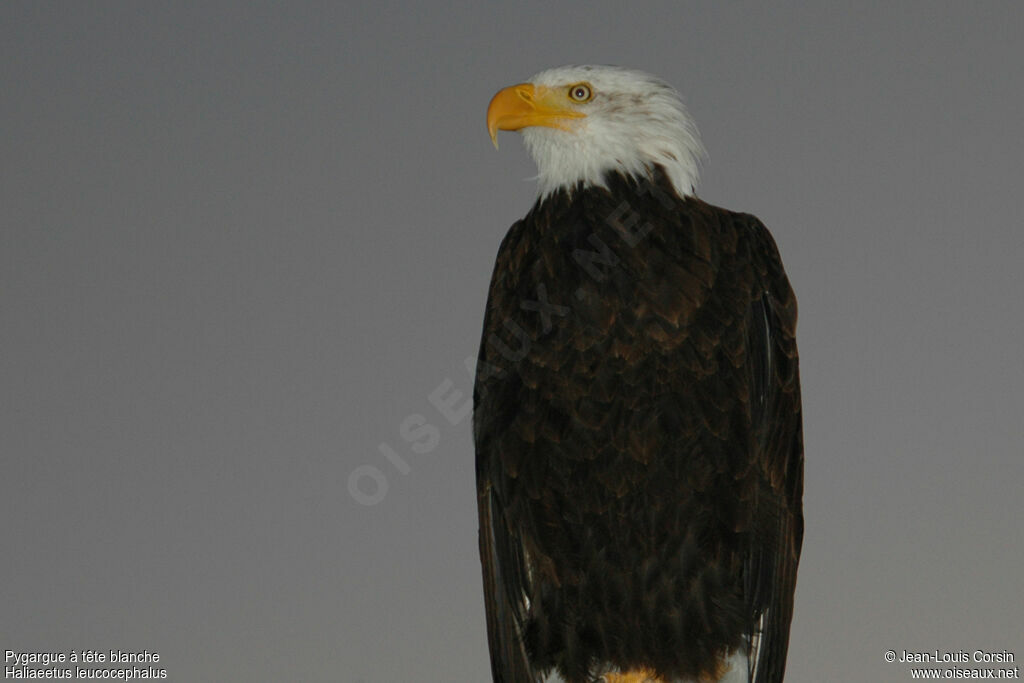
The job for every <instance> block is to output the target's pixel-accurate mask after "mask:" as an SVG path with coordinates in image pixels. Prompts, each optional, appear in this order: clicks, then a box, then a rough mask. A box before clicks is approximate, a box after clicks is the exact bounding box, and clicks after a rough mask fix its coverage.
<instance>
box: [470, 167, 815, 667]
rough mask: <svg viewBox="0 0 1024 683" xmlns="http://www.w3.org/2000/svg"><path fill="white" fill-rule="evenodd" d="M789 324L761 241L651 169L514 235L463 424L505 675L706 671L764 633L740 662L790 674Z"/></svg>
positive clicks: (794, 385)
mask: <svg viewBox="0 0 1024 683" xmlns="http://www.w3.org/2000/svg"><path fill="white" fill-rule="evenodd" d="M795 327H796V301H795V299H794V297H793V293H792V291H791V289H790V287H789V283H788V282H787V280H786V277H785V274H784V272H783V269H782V265H781V262H780V260H779V256H778V253H777V251H776V248H775V244H774V242H773V240H772V238H771V236H770V235H769V233H768V231H767V229H766V228H765V227H764V226H763V225H762V224H761V223H760V222H759V221H758V220H757V219H756V218H754V217H753V216H750V215H746V214H739V213H733V212H730V211H726V210H724V209H720V208H717V207H713V206H710V205H708V204H706V203H704V202H702V201H700V200H698V199H696V198H692V197H691V198H686V199H682V198H679V197H678V196H677V195H676V194H675V193H674V191H673V190H672V188H671V185H670V184H669V183H668V182H667V180H666V179H665V177H664V176H663V174H661V173H660V172H656V173H655V176H654V178H653V180H642V181H637V180H635V179H627V178H624V177H622V176H618V175H616V176H612V177H611V178H609V187H608V189H603V188H577V190H576V191H575V192H573V193H572V194H571V196H570V194H568V193H566V192H564V191H560V192H558V193H556V194H555V195H553V196H551V197H549V198H547V199H545V200H543V201H538V203H537V204H536V205H535V206H534V207H533V209H532V210H531V211H530V213H529V214H528V215H527V216H526V217H525V218H524V219H523V220H521V221H519V222H517V223H516V224H515V225H513V226H512V228H511V230H510V231H509V233H508V235H507V236H506V238H505V240H504V242H503V243H502V245H501V249H500V251H499V253H498V258H497V263H496V266H495V270H494V276H493V280H492V282H491V289H490V296H489V298H488V302H487V310H486V316H485V322H484V332H483V343H482V347H481V351H480V360H479V364H478V367H477V382H476V395H475V415H474V436H475V441H476V449H477V462H476V464H477V482H478V492H479V511H480V523H481V528H480V551H481V559H482V562H483V567H484V591H485V596H486V603H487V620H488V636H489V642H490V648H491V656H492V668H493V673H494V680H495V681H502V682H504V683H523V682H527V681H531V682H532V681H536V680H540V676H541V674H542V673H544V672H546V671H550V670H556V671H557V672H558V673H559V675H561V676H562V677H563V678H564V679H565V680H566V681H569V682H570V683H583V682H585V681H590V680H592V679H593V677H595V676H598V675H600V674H601V673H602V672H604V671H607V670H630V669H639V668H645V669H648V670H652V671H655V672H657V673H658V674H659V675H660V676H661V677H663V678H664V679H666V680H673V679H681V678H691V677H697V676H701V675H708V674H710V673H711V672H713V671H714V670H715V668H716V667H717V666H718V665H719V663H720V661H721V659H722V657H723V656H725V655H726V654H727V653H728V652H734V651H737V650H738V651H740V652H747V651H748V650H749V649H750V647H751V642H752V640H751V636H752V634H754V632H755V630H756V629H757V623H758V621H759V620H761V621H762V622H763V628H762V633H761V636H760V647H759V648H758V649H757V651H751V652H750V656H751V659H752V661H751V663H750V666H751V669H752V670H753V667H754V666H755V663H756V667H757V668H756V671H757V676H756V681H758V682H759V683H764V682H768V681H780V680H782V675H783V670H784V667H785V656H786V646H787V640H788V633H789V623H790V619H791V615H792V600H793V589H794V585H795V581H796V570H797V561H798V557H799V553H800V543H801V537H802V533H803V518H802V514H801V496H802V486H803V449H802V442H801V423H800V390H799V379H798V372H797V351H796V342H795ZM762 616H763V619H762ZM755 657H756V658H757V661H756V662H755V661H753V659H754V658H755Z"/></svg>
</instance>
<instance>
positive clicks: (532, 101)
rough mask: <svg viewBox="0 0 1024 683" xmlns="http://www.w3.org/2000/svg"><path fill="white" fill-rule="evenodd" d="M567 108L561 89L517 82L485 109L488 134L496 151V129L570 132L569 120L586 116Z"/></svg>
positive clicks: (566, 97)
mask: <svg viewBox="0 0 1024 683" xmlns="http://www.w3.org/2000/svg"><path fill="white" fill-rule="evenodd" d="M585 116H586V114H584V113H583V112H581V111H577V110H575V109H573V108H572V107H571V106H570V105H569V100H568V95H567V94H566V93H565V92H564V91H563V90H552V89H551V88H545V87H535V86H533V85H531V84H530V83H520V84H519V85H513V86H509V87H508V88H505V89H504V90H500V91H499V92H498V94H497V95H495V96H494V98H493V99H492V100H491V104H490V106H489V107H487V132H488V133H490V134H491V142H493V143H494V148H495V149H497V148H498V131H499V130H519V129H520V128H526V127H527V126H547V127H549V128H558V129H561V130H569V122H568V120H569V119H580V118H583V117H585Z"/></svg>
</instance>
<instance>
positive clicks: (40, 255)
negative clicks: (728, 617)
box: [0, 2, 1024, 683]
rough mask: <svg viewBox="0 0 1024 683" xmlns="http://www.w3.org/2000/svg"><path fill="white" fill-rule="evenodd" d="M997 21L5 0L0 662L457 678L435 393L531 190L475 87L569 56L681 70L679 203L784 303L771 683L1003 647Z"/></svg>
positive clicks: (1019, 467)
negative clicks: (720, 226) (118, 654)
mask: <svg viewBox="0 0 1024 683" xmlns="http://www.w3.org/2000/svg"><path fill="white" fill-rule="evenodd" d="M1022 26H1024V5H1021V4H1020V3H1016V2H1008V3H995V2H985V3H966V2H963V3H961V2H957V3H945V4H943V3H936V2H925V3H914V4H908V3H888V2H885V3H878V2H876V3H870V2H869V3H864V2H857V3H847V4H845V5H838V4H827V5H825V4H821V5H818V6H816V7H808V6H797V5H795V4H794V5H778V6H776V7H766V6H763V5H760V4H753V3H750V4H734V3H702V4H692V3H683V4H677V3H659V4H647V3H639V4H633V5H631V6H629V7H626V6H624V4H619V3H602V4H599V5H591V4H590V3H587V4H582V3H581V4H578V5H575V6H564V5H559V6H557V7H555V6H552V3H548V2H535V3H528V4H522V5H497V4H490V3H461V4H453V5H451V6H450V8H448V9H446V10H445V11H436V10H434V9H426V8H424V7H419V8H415V7H410V6H407V5H404V4H399V3H387V2H385V3H380V4H375V5H370V4H369V3H367V4H365V5H354V4H349V5H348V6H342V5H341V4H302V5H298V4H296V5H290V6H287V7H285V6H274V5H263V4H251V3H222V2H204V3H98V2H92V3H64V4H57V3H33V2H24V3H10V2H8V3H3V4H2V5H0V93H2V94H0V98H2V99H0V163H2V171H0V173H2V175H0V181H2V182H0V220H2V227H0V350H2V356H0V409H2V412H0V447H2V451H3V460H2V466H0V468H2V474H0V520H2V524H3V561H2V564H0V649H12V650H44V649H45V650H69V649H71V648H96V649H117V648H121V649H134V650H141V649H144V648H148V649H150V650H151V651H152V650H155V651H157V652H159V653H160V654H161V655H162V657H163V659H162V662H161V666H163V667H165V668H167V669H168V672H169V674H170V677H171V679H172V680H175V681H227V680H236V681H284V680H302V681H345V682H353V681H362V682H364V683H378V682H384V683H389V682H397V681H414V680H415V681H437V682H448V681H452V682H456V681H457V682H461V681H467V682H469V681H483V680H485V679H486V678H487V676H488V672H489V670H488V663H487V662H488V659H487V651H486V640H485V636H484V615H483V599H482V594H481V584H480V575H479V565H478V560H477V548H476V511H475V503H474V483H473V465H472V460H473V456H472V448H471V440H470V429H469V422H470V421H469V419H462V420H457V421H456V424H452V423H451V422H449V421H448V420H447V419H446V418H445V417H444V416H443V415H442V414H441V413H440V412H439V411H438V410H437V408H436V407H435V406H434V405H432V403H431V401H430V399H429V398H428V397H429V395H430V394H431V392H433V391H434V390H435V389H437V388H438V387H439V386H441V387H442V392H443V395H444V396H445V397H448V398H449V399H451V398H452V397H453V396H454V395H453V394H452V393H451V392H453V391H459V392H462V393H463V394H464V395H465V394H468V392H469V391H470V387H471V381H470V378H469V374H468V372H467V370H466V368H465V366H464V361H465V359H466V358H467V357H470V356H473V355H474V354H475V353H476V349H477V343H478V340H479V329H480V323H481V316H482V311H483V305H484V297H485V294H486V287H487V281H488V278H489V275H490V270H491V267H492V264H493V259H494V255H495V253H496V250H497V247H498V243H499V241H500V239H501V237H502V236H503V235H504V232H505V230H506V229H507V227H508V226H509V225H510V224H511V223H512V222H513V221H514V220H515V219H516V218H518V217H519V216H521V215H522V214H524V213H525V212H526V210H527V209H528V207H529V205H530V203H531V202H532V200H533V194H534V185H533V183H532V182H530V181H528V180H526V181H524V179H526V178H528V177H529V176H531V175H532V174H533V173H534V169H533V166H532V163H531V162H530V160H529V159H528V157H527V155H526V154H525V152H524V150H523V149H522V145H521V144H520V142H519V140H518V139H517V138H516V136H514V135H511V134H503V136H502V138H501V142H502V149H501V151H500V152H497V153H496V152H495V151H494V150H493V149H492V148H491V145H490V141H489V140H488V139H487V135H486V132H485V129H484V111H485V108H486V105H487V102H488V100H489V98H490V96H491V95H492V94H493V93H494V92H495V91H496V90H497V89H498V88H500V87H503V86H505V85H509V84H512V83H515V82H519V81H521V80H523V79H525V78H526V77H528V76H530V75H531V74H532V73H534V72H536V71H539V70H541V69H543V68H546V67H549V66H556V65H561V64H565V63H588V62H596V63H614V64H623V65H628V66H632V67H636V68H641V69H644V70H647V71H651V72H653V73H656V74H658V75H660V76H662V77H663V78H665V79H666V80H668V81H670V82H672V83H673V84H675V85H676V86H677V87H678V88H679V89H680V91H681V92H683V94H684V98H685V99H686V101H687V103H688V105H689V108H690V110H691V113H692V114H693V115H694V117H695V118H696V120H697V122H698V125H699V126H700V128H701V131H702V133H703V137H704V141H705V144H706V146H707V148H708V150H709V152H710V159H709V162H708V163H707V164H706V170H705V174H704V180H703V183H702V185H701V190H700V194H701V196H702V197H704V198H705V199H707V200H708V201H710V202H712V203H716V204H719V205H723V206H727V207H729V208H733V209H740V210H745V211H749V212H751V213H754V214H756V215H758V216H759V217H760V218H761V219H762V220H764V221H765V222H766V223H767V224H768V225H769V227H770V228H771V229H772V230H773V232H774V234H775V236H776V238H777V240H778V243H779V246H780V248H781V251H782V254H783V257H784V260H785V263H786V266H787V269H788V272H789V274H790V277H791V280H792V283H793V286H794V288H795V289H796V291H797V294H798V297H799V300H800V308H801V322H800V330H799V342H800V346H801V352H802V374H803V382H804V397H805V420H806V429H805V431H806V446H807V478H806V489H807V492H806V497H805V501H806V503H805V505H806V517H807V536H806V540H805V545H804V554H803V561H802V564H801V568H800V580H799V583H798V589H797V604H796V616H795V620H794V623H793V629H792V646H791V648H790V659H789V672H790V675H789V677H788V679H787V680H790V681H796V682H800V681H805V682H812V681H826V680H827V681H883V680H884V681H902V680H909V679H910V676H909V672H908V671H907V667H906V666H905V665H900V664H886V663H885V662H884V661H883V653H884V651H885V650H886V649H889V648H892V649H895V650H902V649H903V648H909V649H923V650H934V649H940V650H941V649H950V650H958V649H961V648H962V649H965V650H968V651H973V650H974V649H976V648H984V649H990V650H997V649H1003V648H1006V649H1008V650H1011V651H1013V652H1015V653H1016V654H1017V656H1018V664H1019V663H1020V662H1019V660H1020V659H1021V658H1024V629H1022V628H1021V626H1020V614H1021V611H1022V608H1024V598H1022V579H1021V574H1022V570H1021V568H1022V566H1024V542H1022V536H1021V531H1020V524H1021V521H1022V518H1024V503H1022V502H1021V496H1020V487H1021V482H1022V480H1024V458H1022V451H1024V437H1022V434H1024V426H1022V422H1024V400H1022V397H1021V384H1022V379H1024V363H1022V361H1021V353H1020V347H1021V339H1022V336H1024V304H1022V303H1021V295H1022V293H1024V279H1022V276H1021V261H1022V259H1024V231H1022V220H1021V184H1022V180H1024V162H1022V159H1024V134H1022V132H1021V122H1022V120H1024V96H1022V95H1021V90H1022V79H1021V65H1022V64H1024V41H1021V39H1020V32H1021V27H1022ZM446 380H447V381H448V382H450V384H449V383H446ZM464 398H465V396H463V400H464ZM416 415H420V416H422V419H423V420H424V421H425V422H427V423H429V424H430V425H432V427H433V428H434V430H435V431H434V432H432V434H433V435H434V436H436V437H437V443H436V447H433V448H420V449H419V450H420V451H424V450H425V451H427V452H417V451H416V450H414V449H413V448H412V446H411V445H410V444H409V443H408V442H407V441H406V440H405V439H403V436H402V433H401V427H402V425H403V422H404V421H405V420H407V419H409V418H410V416H416ZM416 419H417V418H416V417H412V418H411V419H410V422H409V423H408V424H407V425H406V427H409V426H415V425H416V424H417V423H416ZM382 443H383V444H387V446H388V447H390V448H391V449H393V451H394V453H396V454H397V457H398V458H401V461H399V460H398V459H397V458H395V457H394V456H393V457H392V460H394V461H395V462H399V464H401V463H403V462H404V463H405V465H407V466H408V468H409V469H408V471H407V473H406V474H402V473H401V472H400V471H399V470H398V469H396V467H395V465H394V464H393V463H392V461H391V460H389V459H388V458H386V457H385V456H384V455H383V454H382V452H381V451H380V450H379V445H380V444H382ZM418 443H420V444H421V445H424V444H425V445H426V446H433V444H432V443H428V442H426V441H420V442H418ZM362 465H369V466H373V467H376V468H378V469H379V471H380V472H381V473H382V474H383V476H384V477H386V480H387V484H388V489H387V491H386V492H381V491H378V492H376V493H378V494H379V493H384V495H383V499H382V500H381V501H380V502H379V503H378V504H376V505H372V506H368V505H361V504H359V503H358V502H357V501H356V499H355V498H354V497H353V496H352V495H351V494H350V491H349V476H350V474H351V473H352V472H353V471H354V468H356V467H358V466H362ZM356 483H357V484H358V485H359V486H360V487H361V488H360V489H359V490H360V491H362V493H363V494H364V495H367V494H374V493H375V492H374V482H373V481H372V480H370V479H366V478H362V479H360V480H359V481H357V482H356ZM377 497H379V495H378V496H377Z"/></svg>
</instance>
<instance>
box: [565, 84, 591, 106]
mask: <svg viewBox="0 0 1024 683" xmlns="http://www.w3.org/2000/svg"><path fill="white" fill-rule="evenodd" d="M593 96H594V93H593V92H592V91H591V90H590V85H589V84H587V83H577V84H576V85H571V86H569V97H570V98H571V99H572V100H573V101H574V102H589V101H590V98H592V97H593Z"/></svg>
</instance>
